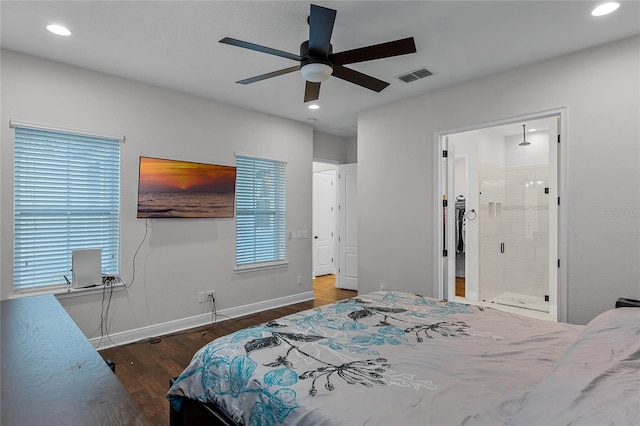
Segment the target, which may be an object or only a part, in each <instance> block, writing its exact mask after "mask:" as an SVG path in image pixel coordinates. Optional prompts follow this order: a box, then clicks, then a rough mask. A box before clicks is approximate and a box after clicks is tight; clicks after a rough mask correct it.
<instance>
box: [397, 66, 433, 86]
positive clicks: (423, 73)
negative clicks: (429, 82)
mask: <svg viewBox="0 0 640 426" xmlns="http://www.w3.org/2000/svg"><path fill="white" fill-rule="evenodd" d="M430 75H433V73H432V72H431V71H429V70H428V69H426V68H420V69H419V70H415V71H411V72H408V73H406V74H402V75H399V76H398V78H399V79H400V80H402V81H404V82H405V83H411V82H412V81H416V80H420V79H421V78H425V77H429V76H430Z"/></svg>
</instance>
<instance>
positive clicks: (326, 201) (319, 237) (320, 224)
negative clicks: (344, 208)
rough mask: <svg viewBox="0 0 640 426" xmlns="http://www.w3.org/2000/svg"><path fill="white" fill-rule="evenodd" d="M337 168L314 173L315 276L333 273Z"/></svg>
mask: <svg viewBox="0 0 640 426" xmlns="http://www.w3.org/2000/svg"><path fill="white" fill-rule="evenodd" d="M335 176H336V172H335V170H327V171H323V172H315V173H314V174H313V248H312V257H313V276H314V277H319V276H321V275H328V274H333V273H334V272H335V269H334V267H333V263H334V262H333V250H334V249H333V248H334V235H333V229H334V215H335V213H334V203H335Z"/></svg>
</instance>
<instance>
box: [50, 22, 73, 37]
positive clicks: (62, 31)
mask: <svg viewBox="0 0 640 426" xmlns="http://www.w3.org/2000/svg"><path fill="white" fill-rule="evenodd" d="M47 29H48V30H49V31H51V32H52V33H54V34H57V35H59V36H70V35H71V31H69V29H68V28H67V27H63V26H62V25H57V24H51V25H47Z"/></svg>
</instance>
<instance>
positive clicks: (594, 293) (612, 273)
mask: <svg viewBox="0 0 640 426" xmlns="http://www.w3.org/2000/svg"><path fill="white" fill-rule="evenodd" d="M639 75H640V37H637V36H636V37H632V38H629V39H625V40H622V41H619V42H616V43H611V44H608V45H604V46H601V47H597V48H594V49H590V50H586V51H582V52H578V53H575V54H571V55H567V56H564V57H560V58H557V59H554V60H549V61H544V62H541V63H538V64H533V65H529V66H527V67H524V68H521V69H518V70H513V71H510V72H505V73H501V74H498V75H494V76H491V77H488V78H484V79H480V80H477V81H473V82H470V83H466V84H462V85H459V86H456V87H452V88H448V89H444V90H440V91H437V92H434V93H431V94H426V95H422V96H417V97H414V98H412V99H408V100H405V101H401V102H396V103H393V104H390V105H386V106H382V107H379V108H376V109H373V110H370V111H366V112H363V113H361V114H360V115H359V117H358V142H359V144H358V164H359V165H358V191H359V197H358V203H359V209H360V212H363V213H362V214H360V216H359V218H358V220H359V224H358V225H359V250H360V251H359V255H360V259H359V262H360V263H359V272H358V273H359V277H360V291H361V292H363V293H365V292H367V291H373V290H376V289H377V287H378V284H379V282H380V281H385V283H386V285H387V287H388V288H397V289H400V290H406V291H413V292H416V293H420V294H426V295H433V294H436V291H437V288H436V286H437V284H436V283H435V282H434V270H435V268H436V264H435V260H436V258H437V253H434V248H435V247H436V245H435V242H434V238H435V235H434V230H435V226H436V222H435V221H436V220H438V218H436V217H435V216H436V212H437V206H436V199H437V197H436V196H435V194H434V190H435V188H434V184H433V181H434V179H435V177H436V176H435V171H434V168H435V167H436V164H437V163H436V161H437V160H436V159H435V158H434V156H435V155H436V149H435V147H434V144H435V140H434V139H435V138H434V135H435V133H436V132H444V131H447V130H449V129H458V128H464V127H469V126H475V125H477V124H481V123H489V122H493V121H496V120H502V119H505V118H508V117H517V116H524V115H528V114H531V113H534V112H540V111H548V110H551V109H557V108H566V111H567V114H566V117H567V119H566V123H565V124H566V130H567V131H566V134H565V135H563V141H564V142H563V143H565V144H567V145H566V150H567V158H566V161H567V164H566V170H565V172H566V176H567V179H566V182H565V183H566V187H567V191H568V194H567V197H565V198H566V199H564V200H563V202H564V203H566V209H567V212H568V216H569V218H568V221H567V222H568V223H567V238H568V242H567V246H568V247H567V249H568V255H567V258H566V259H562V264H563V265H564V266H563V267H564V268H567V269H566V271H567V276H568V283H567V285H568V298H569V300H568V312H567V315H568V320H569V322H572V323H578V324H584V323H586V322H588V321H589V320H590V319H592V318H593V317H594V316H595V315H597V314H598V313H600V312H602V311H604V310H606V309H609V308H611V307H612V306H613V305H614V302H615V299H616V298H617V297H619V296H625V297H632V298H636V299H637V298H640V220H639V219H640V218H639V215H638V212H639V211H640V167H639V164H640V143H639V141H640V127H639V126H638V117H639V116H640V97H639V96H638V93H640V79H639V78H638V76H639ZM391 140H392V141H393V144H391V143H389V141H391ZM381 170H387V171H388V172H387V173H380V171H381Z"/></svg>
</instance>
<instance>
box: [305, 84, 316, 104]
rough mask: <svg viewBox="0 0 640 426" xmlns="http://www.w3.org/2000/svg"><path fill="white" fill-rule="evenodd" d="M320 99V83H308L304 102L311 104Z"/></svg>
mask: <svg viewBox="0 0 640 426" xmlns="http://www.w3.org/2000/svg"><path fill="white" fill-rule="evenodd" d="M319 97H320V83H313V82H311V81H307V85H306V86H305V88H304V101H305V102H311V101H316V100H318V98H319Z"/></svg>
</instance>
